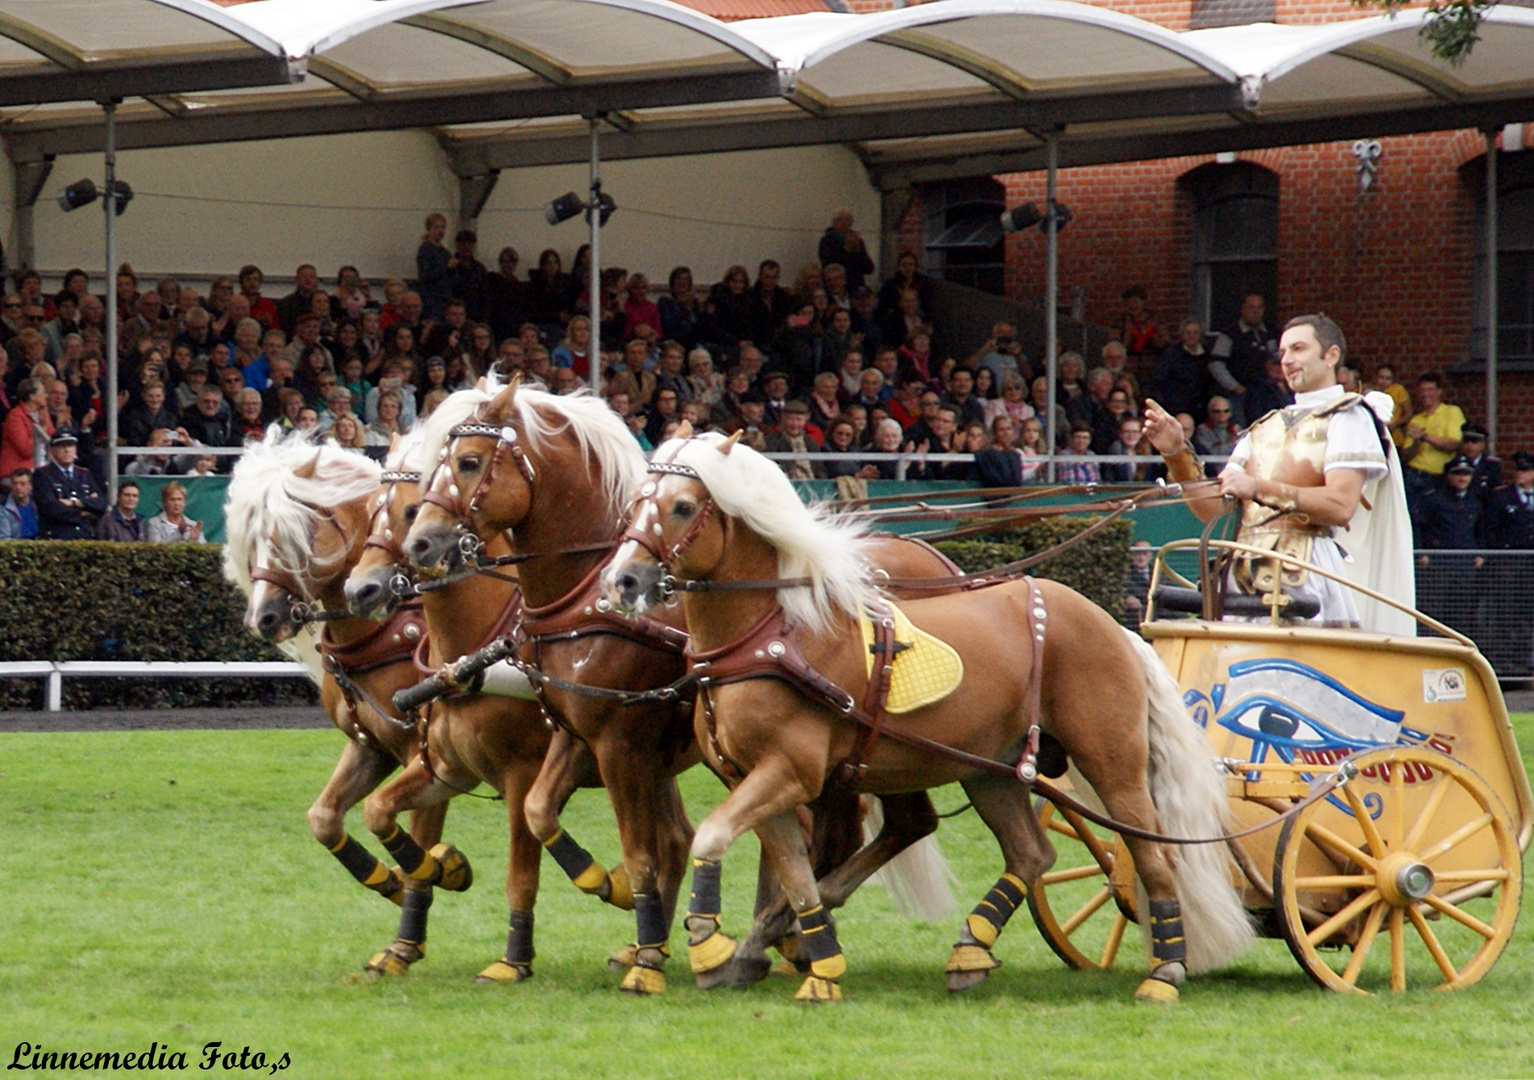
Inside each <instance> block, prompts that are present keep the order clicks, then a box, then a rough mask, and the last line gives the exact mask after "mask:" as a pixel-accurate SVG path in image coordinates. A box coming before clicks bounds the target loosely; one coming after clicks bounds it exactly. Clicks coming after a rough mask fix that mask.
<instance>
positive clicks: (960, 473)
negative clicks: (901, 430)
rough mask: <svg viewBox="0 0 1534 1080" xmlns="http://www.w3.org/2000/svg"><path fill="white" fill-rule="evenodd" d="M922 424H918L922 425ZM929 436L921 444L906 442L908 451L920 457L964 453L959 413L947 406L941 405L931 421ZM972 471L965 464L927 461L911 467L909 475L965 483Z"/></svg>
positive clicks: (913, 477) (953, 407)
mask: <svg viewBox="0 0 1534 1080" xmlns="http://www.w3.org/2000/svg"><path fill="white" fill-rule="evenodd" d="M921 423H922V421H918V426H920V425H921ZM926 423H927V426H928V428H929V432H928V434H927V437H926V438H925V439H923V440H922V441H921V442H919V443H912V442H911V441H909V440H907V444H906V449H907V450H911V451H915V452H917V453H921V454H956V453H961V452H962V444H961V442H960V436H959V410H958V409H957V408H956V407H955V406H953V405H951V404H947V403H939V404H938V406H937V409H936V411H935V412H934V415H933V417H932V419H931V420H930V421H926ZM968 472H969V469H968V463H967V462H963V461H925V462H922V463H920V464H919V465H914V464H913V465H912V467H911V469H910V471H909V472H908V473H907V475H908V476H910V477H911V478H912V479H920V480H963V479H964V478H965V475H966V474H967V473H968Z"/></svg>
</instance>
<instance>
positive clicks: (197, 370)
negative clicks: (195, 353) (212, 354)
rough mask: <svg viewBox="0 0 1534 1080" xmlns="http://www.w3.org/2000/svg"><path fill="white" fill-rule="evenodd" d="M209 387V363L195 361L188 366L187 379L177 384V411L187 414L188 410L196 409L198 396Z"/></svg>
mask: <svg viewBox="0 0 1534 1080" xmlns="http://www.w3.org/2000/svg"><path fill="white" fill-rule="evenodd" d="M207 385H208V362H207V361H206V360H193V361H192V362H191V363H190V364H188V365H187V366H186V378H185V379H184V380H182V381H181V382H179V383H177V384H176V397H175V405H176V411H177V412H186V411H187V410H188V409H193V408H196V406H197V395H198V394H200V393H201V392H202V388H203V387H204V386H207ZM215 389H217V387H215Z"/></svg>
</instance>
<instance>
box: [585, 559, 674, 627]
mask: <svg viewBox="0 0 1534 1080" xmlns="http://www.w3.org/2000/svg"><path fill="white" fill-rule="evenodd" d="M622 554H623V553H622V552H621V551H620V552H619V556H620V557H619V558H615V559H614V560H613V561H612V562H611V563H610V564H609V565H608V567H607V569H605V570H603V571H602V577H601V586H602V593H603V595H604V596H606V597H607V600H608V602H609V603H611V604H612V605H613V606H614V607H616V608H617V609H618V610H619V611H623V612H626V613H628V614H630V615H643V614H644V613H645V612H647V611H649V610H650V609H651V608H652V607H656V606H657V605H660V604H664V603H665V602H666V600H667V598H668V591H667V588H666V568H665V567H663V566H661V565H660V564H659V563H655V562H650V561H649V560H647V559H634V558H628V559H624V558H622V557H621V556H622Z"/></svg>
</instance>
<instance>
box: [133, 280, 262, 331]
mask: <svg viewBox="0 0 1534 1080" xmlns="http://www.w3.org/2000/svg"><path fill="white" fill-rule="evenodd" d="M239 278H240V295H241V296H242V297H244V298H245V303H246V305H248V307H249V310H248V311H246V312H245V315H247V316H249V317H250V318H252V319H255V320H256V322H258V323H260V324H261V329H262V330H270V329H271V328H272V327H274V326H276V325H277V305H276V304H274V303H273V302H272V301H270V300H268V299H267V298H266V297H264V296H262V295H261V286H262V284H263V283H264V281H265V280H266V279H265V275H263V274H262V273H261V268H260V267H259V266H257V265H255V264H254V263H247V264H246V265H245V266H242V267H240V275H239ZM118 295H119V297H120V296H121V292H119V294H118Z"/></svg>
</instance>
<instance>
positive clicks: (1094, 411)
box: [1065, 367, 1118, 454]
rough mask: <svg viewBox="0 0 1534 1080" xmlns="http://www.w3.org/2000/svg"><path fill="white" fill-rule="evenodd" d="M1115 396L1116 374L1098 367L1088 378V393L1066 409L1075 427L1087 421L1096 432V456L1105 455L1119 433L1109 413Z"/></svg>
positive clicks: (1070, 403)
mask: <svg viewBox="0 0 1534 1080" xmlns="http://www.w3.org/2000/svg"><path fill="white" fill-rule="evenodd" d="M1112 396H1113V372H1111V371H1109V370H1108V369H1107V368H1101V367H1096V368H1093V369H1092V370H1091V372H1090V373H1089V374H1088V375H1087V381H1086V393H1083V394H1077V395H1076V396H1075V397H1073V398H1072V399H1071V400H1070V401H1069V402H1068V403H1067V404H1066V406H1065V413H1066V415H1067V416H1069V417H1070V418H1071V422H1072V423H1073V424H1074V423H1075V422H1076V421H1077V420H1083V421H1085V422H1086V423H1087V425H1088V426H1089V427H1090V428H1091V429H1092V452H1093V453H1096V454H1105V453H1107V452H1108V444H1109V443H1111V442H1113V440H1114V438H1115V437H1116V436H1117V433H1118V420H1117V419H1115V418H1114V416H1113V415H1112V414H1111V413H1110V412H1109V411H1108V399H1109V398H1110V397H1112Z"/></svg>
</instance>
